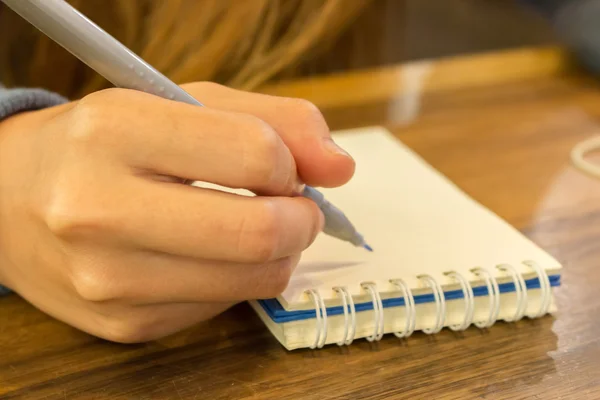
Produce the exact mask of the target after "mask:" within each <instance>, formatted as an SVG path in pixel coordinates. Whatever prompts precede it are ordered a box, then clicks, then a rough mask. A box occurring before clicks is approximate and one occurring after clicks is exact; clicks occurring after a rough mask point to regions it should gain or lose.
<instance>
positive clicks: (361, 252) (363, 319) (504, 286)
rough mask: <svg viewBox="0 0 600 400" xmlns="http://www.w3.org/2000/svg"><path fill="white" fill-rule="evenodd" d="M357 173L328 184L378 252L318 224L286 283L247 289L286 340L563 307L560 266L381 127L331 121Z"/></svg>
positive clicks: (430, 330) (361, 334)
mask: <svg viewBox="0 0 600 400" xmlns="http://www.w3.org/2000/svg"><path fill="white" fill-rule="evenodd" d="M335 138H336V142H337V143H339V144H340V145H341V146H342V147H343V148H344V149H346V150H347V151H348V152H349V153H350V154H352V156H353V157H354V158H355V160H356V164H357V168H356V172H355V175H354V177H353V178H352V180H351V181H350V182H349V183H348V184H346V185H344V186H342V187H340V188H333V189H323V190H322V192H323V193H324V194H325V196H326V197H327V199H328V200H329V201H330V202H332V203H333V204H335V205H336V206H337V207H339V208H340V209H341V210H343V211H344V212H345V213H346V215H347V216H348V217H349V218H350V220H351V221H352V222H353V223H354V224H355V226H356V227H357V228H358V229H359V231H360V232H361V233H362V234H363V235H364V236H365V239H366V240H367V241H368V243H369V244H370V245H371V246H372V247H373V249H374V251H373V252H368V251H366V250H365V249H363V248H356V247H354V246H352V245H351V244H348V243H346V242H343V241H340V240H338V239H336V238H333V237H330V236H327V235H325V234H321V235H319V236H318V237H317V239H316V240H315V242H314V243H313V244H312V245H311V246H310V247H309V248H308V249H307V250H306V251H305V252H304V253H303V255H302V258H301V260H300V263H299V265H298V267H297V268H296V270H295V271H294V274H293V276H292V278H291V280H290V282H289V285H288V287H287V288H286V289H285V291H284V292H283V293H282V294H281V295H280V296H278V297H277V298H274V299H267V300H256V301H250V305H251V306H252V308H253V309H254V310H255V311H256V313H257V314H258V316H259V317H260V318H261V319H262V321H263V322H264V324H265V325H266V327H267V328H268V329H269V330H270V332H271V333H272V334H273V336H274V337H275V338H276V339H277V340H278V341H279V342H280V343H281V344H282V345H283V346H284V347H285V348H286V349H288V350H294V349H299V348H312V349H315V348H322V347H323V346H326V345H339V346H348V345H351V344H352V343H353V341H355V340H368V341H378V340H381V338H382V337H384V336H385V335H391V334H393V335H395V336H397V337H399V338H408V337H410V335H412V334H413V333H414V332H416V331H421V332H424V333H426V334H436V333H438V332H440V331H441V330H442V329H451V330H463V329H467V328H469V327H472V326H474V327H477V328H491V327H492V326H493V325H494V323H495V322H496V321H499V320H503V321H507V322H512V321H517V320H520V319H521V318H537V317H541V316H543V315H546V314H548V313H552V312H555V311H556V305H555V302H554V298H553V295H552V288H553V287H555V286H559V285H560V273H561V269H562V266H561V265H560V264H559V263H558V262H557V261H556V260H555V259H554V258H553V257H552V256H551V255H550V254H548V253H547V252H546V251H544V250H543V249H542V248H540V247H539V246H538V245H536V244H535V243H533V242H532V241H531V240H529V239H528V238H527V237H525V236H524V235H523V234H521V233H520V232H519V231H518V230H516V229H515V228H514V227H512V226H511V225H509V224H508V223H507V222H505V221H504V220H502V219H501V218H500V217H498V216H497V215H495V214H494V213H492V212H491V211H490V210H488V209H487V208H485V207H483V206H482V205H481V204H479V203H478V202H476V201H474V200H473V199H472V198H471V197H469V196H468V195H466V194H465V193H464V192H463V191H462V190H460V189H459V188H458V187H457V186H455V185H454V184H453V183H452V182H451V181H449V180H448V179H447V178H446V177H445V176H444V175H442V174H441V173H439V172H438V171H436V170H435V169H434V168H432V167H431V166H430V165H429V164H428V163H426V162H425V161H424V160H423V159H422V158H421V157H419V156H418V155H417V154H416V153H415V152H413V151H411V150H410V149H409V148H408V147H407V146H405V145H404V144H403V143H401V142H400V141H399V140H398V139H397V138H395V137H394V136H392V135H391V134H390V133H389V132H388V131H387V130H385V129H384V128H381V127H369V128H363V129H354V130H346V131H340V132H336V134H335Z"/></svg>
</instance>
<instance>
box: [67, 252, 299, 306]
mask: <svg viewBox="0 0 600 400" xmlns="http://www.w3.org/2000/svg"><path fill="white" fill-rule="evenodd" d="M112 258H113V259H106V258H104V259H103V266H104V268H99V267H98V265H95V266H94V269H93V270H86V269H83V270H82V271H79V272H77V273H75V274H74V282H75V287H76V288H77V292H78V293H79V294H80V295H81V297H83V298H84V299H86V300H89V301H93V302H102V303H103V304H105V303H107V302H108V303H111V304H115V303H120V304H123V303H127V304H131V305H151V304H163V303H184V302H239V301H246V300H252V299H269V298H273V297H277V296H278V295H280V294H281V293H282V292H283V291H284V290H285V289H286V287H287V285H288V283H289V280H290V277H291V275H292V273H293V271H294V269H295V267H296V265H297V264H298V261H299V259H300V255H299V254H296V255H292V256H290V257H285V258H283V259H279V260H275V261H271V262H265V263H258V264H250V263H231V262H223V261H212V260H197V259H193V258H189V257H180V256H173V255H170V254H164V253H156V252H148V251H143V252H129V253H125V254H116V255H114V256H113V257H112Z"/></svg>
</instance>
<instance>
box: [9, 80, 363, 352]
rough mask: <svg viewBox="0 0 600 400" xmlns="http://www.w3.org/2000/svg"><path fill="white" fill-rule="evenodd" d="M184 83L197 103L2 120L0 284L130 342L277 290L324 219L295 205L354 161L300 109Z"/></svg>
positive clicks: (109, 103) (77, 107)
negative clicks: (305, 187) (303, 191)
mask: <svg viewBox="0 0 600 400" xmlns="http://www.w3.org/2000/svg"><path fill="white" fill-rule="evenodd" d="M184 88H185V89H186V90H187V91H188V92H190V93H191V94H192V96H195V97H197V98H198V99H199V100H200V101H201V102H203V103H204V104H205V105H206V107H197V106H192V105H188V104H182V103H177V102H173V101H169V100H165V99H162V98H159V97H156V96H152V95H149V94H146V93H142V92H136V91H129V90H120V89H111V90H106V91H102V92H98V93H95V94H92V95H90V96H87V97H85V98H84V99H82V100H80V101H77V102H72V103H69V104H66V105H62V106H58V107H53V108H49V109H46V110H41V111H35V112H30V113H24V114H21V115H17V116H14V117H12V118H9V119H8V120H6V121H4V122H2V123H0V282H2V283H3V284H5V285H6V286H8V287H10V288H12V289H13V290H15V291H16V292H17V293H19V294H20V295H21V296H23V297H24V298H25V299H26V300H28V301H29V302H31V303H32V304H33V305H34V306H36V307H38V308H39V309H41V310H42V311H44V312H46V313H48V314H49V315H51V316H53V317H55V318H57V319H59V320H62V321H64V322H66V323H68V324H70V325H72V326H74V327H76V328H78V329H81V330H83V331H85V332H88V333H90V334H92V335H96V336H98V337H101V338H104V339H107V340H111V341H116V342H124V343H130V342H140V341H147V340H153V339H157V338H160V337H163V336H166V335H169V334H172V333H175V332H177V331H179V330H182V329H184V328H186V327H189V326H191V325H193V324H195V323H197V322H199V321H201V320H205V319H208V318H211V317H213V316H214V315H216V314H219V313H221V312H222V311H224V310H225V309H227V308H229V307H231V306H232V305H233V304H235V303H237V302H241V301H244V300H249V299H261V298H270V297H274V296H277V295H278V294H280V293H281V292H282V291H283V290H284V289H285V287H286V285H287V284H288V280H289V278H290V275H291V274H292V272H293V270H294V267H295V266H296V264H297V262H298V260H299V257H300V254H301V252H302V251H303V250H304V249H306V248H307V247H308V246H309V245H310V244H311V243H312V242H313V240H314V239H315V236H316V235H317V234H318V233H319V231H320V230H321V229H322V224H323V216H322V215H321V212H320V210H319V209H318V207H317V206H316V205H315V204H314V203H313V202H312V201H310V200H308V199H305V198H302V197H299V196H294V194H296V193H298V191H299V190H300V188H301V185H302V184H303V183H306V184H310V185H314V186H325V187H333V186H338V185H342V184H344V183H345V182H347V181H348V180H349V179H350V177H351V176H352V174H353V172H354V162H353V160H352V159H351V158H350V157H349V156H348V155H347V154H346V153H344V152H343V151H342V150H341V149H339V148H337V147H336V146H335V144H334V143H333V142H332V141H331V139H330V136H329V130H328V128H327V126H326V124H325V122H324V119H323V117H322V115H321V114H320V113H319V112H318V110H317V109H316V108H315V107H314V106H313V105H311V104H310V103H307V102H305V101H300V100H296V99H285V98H276V97H270V96H266V95H258V94H251V93H245V92H240V91H235V90H232V89H228V88H225V87H222V86H218V85H216V84H210V83H195V84H189V85H185V86H184ZM183 180H193V181H205V182H211V183H214V184H218V185H221V186H226V187H231V188H244V189H248V190H251V191H253V192H254V193H256V194H257V196H239V195H236V194H231V193H225V192H222V191H216V190H211V189H204V188H198V187H193V186H190V185H184V184H182V182H183Z"/></svg>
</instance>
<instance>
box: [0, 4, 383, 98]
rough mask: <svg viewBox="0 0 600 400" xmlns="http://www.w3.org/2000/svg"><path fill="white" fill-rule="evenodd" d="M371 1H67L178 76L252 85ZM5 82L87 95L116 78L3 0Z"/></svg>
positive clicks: (0, 24) (311, 49)
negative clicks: (91, 65) (92, 66)
mask: <svg viewBox="0 0 600 400" xmlns="http://www.w3.org/2000/svg"><path fill="white" fill-rule="evenodd" d="M371 1H372V0H351V1H348V0H243V1H241V0H126V1H124V0H69V3H71V4H72V5H73V6H74V7H75V8H77V9H78V10H79V11H81V12H82V13H83V14H85V15H86V16H87V17H88V18H90V19H91V20H93V21H94V22H95V23H96V24H98V25H99V26H100V27H101V28H102V29H104V30H106V31H107V32H108V33H110V34H111V35H113V36H114V37H115V38H116V39H117V40H119V41H121V42H122V43H123V44H124V45H125V46H127V47H129V48H130V49H131V50H132V51H133V52H135V53H136V54H138V55H139V56H141V57H142V58H143V59H145V60H146V61H148V62H149V63H150V64H151V65H153V66H154V67H155V68H156V69H158V70H159V71H160V72H161V73H163V74H165V75H166V76H168V77H169V78H170V79H172V80H173V81H174V82H175V83H178V84H181V83H184V82H191V81H203V80H210V81H214V82H218V83H222V84H225V85H228V86H231V87H235V88H239V89H244V90H253V89H255V88H257V87H259V86H260V85H262V84H264V83H266V82H268V81H270V80H273V79H275V78H277V77H278V76H281V75H290V73H293V71H294V69H296V68H298V67H299V66H301V65H302V64H303V63H306V62H307V61H310V60H312V59H315V58H316V57H318V56H319V55H320V54H323V53H324V52H326V51H327V50H328V49H329V48H331V46H332V45H333V44H334V43H335V41H336V39H337V38H339V37H340V35H341V34H342V33H343V32H344V30H345V29H346V28H347V27H348V26H349V25H350V24H351V23H352V22H353V21H354V20H355V18H356V17H357V16H359V15H360V13H361V11H362V10H363V9H364V8H365V6H366V5H367V4H368V3H370V2H371ZM0 38H2V40H0V82H2V83H3V84H4V85H6V86H27V87H44V88H46V89H49V90H52V91H55V92H58V93H61V94H63V95H65V96H68V97H80V96H83V95H85V94H88V93H90V92H93V91H96V90H100V89H103V88H106V87H110V86H111V85H110V83H109V82H107V81H106V80H105V79H104V78H102V77H101V76H99V75H98V74H96V73H95V72H94V71H92V70H90V69H89V68H88V67H87V66H86V65H84V64H83V63H81V62H80V61H79V60H77V59H76V58H75V57H74V56H72V55H71V54H70V53H68V52H67V51H66V50H64V49H63V48H62V47H60V46H59V45H57V44H56V43H54V42H53V41H52V40H51V39H49V38H48V37H47V36H45V35H44V34H42V33H41V32H39V31H38V30H37V29H35V28H34V27H32V26H31V25H30V24H29V23H27V22H26V21H24V20H23V19H22V18H21V17H20V16H18V15H17V14H16V13H14V12H13V11H12V10H10V9H8V8H7V7H6V6H4V5H2V3H0Z"/></svg>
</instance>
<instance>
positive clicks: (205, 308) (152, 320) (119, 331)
mask: <svg viewBox="0 0 600 400" xmlns="http://www.w3.org/2000/svg"><path fill="white" fill-rule="evenodd" d="M231 306H233V303H189V304H171V303H169V304H160V305H150V306H141V307H135V306H134V307H130V306H126V307H122V306H120V305H119V306H115V307H110V309H109V310H106V305H105V304H102V305H101V306H100V307H98V309H100V310H101V311H102V312H101V315H100V316H99V317H98V318H94V319H91V318H89V312H88V313H87V315H86V317H87V318H81V319H80V320H78V321H76V322H75V324H76V325H80V326H81V325H83V330H85V331H87V332H88V333H90V334H92V335H95V336H98V337H100V338H103V339H105V340H109V341H112V342H118V343H142V342H147V341H152V340H158V339H162V338H164V337H166V336H169V335H171V334H174V333H177V332H180V331H182V330H184V329H186V328H189V327H192V326H193V325H196V324H198V323H200V322H202V321H207V320H209V319H211V318H213V317H215V316H216V315H218V314H221V313H222V312H224V311H225V310H227V309H228V308H230V307H231ZM107 311H109V312H107ZM90 320H92V321H90ZM81 321H85V322H83V323H82V322H81ZM80 329H81V328H80Z"/></svg>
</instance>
